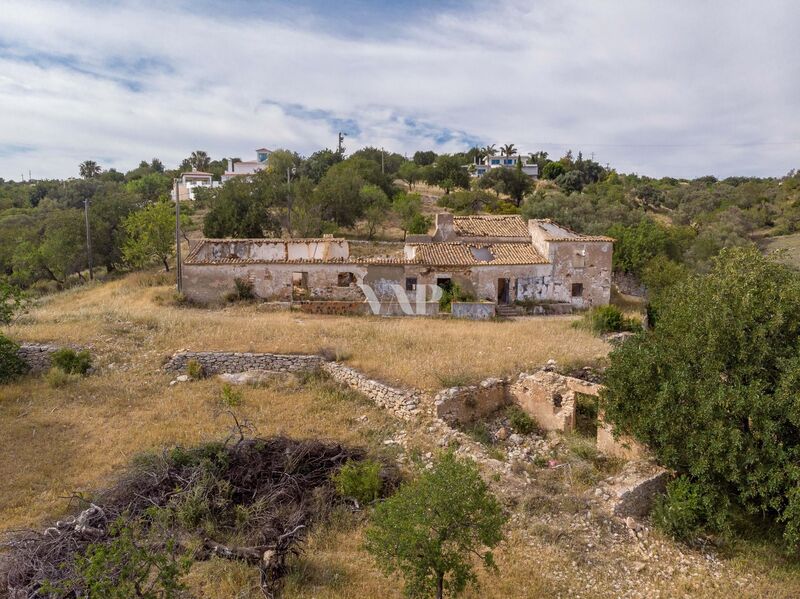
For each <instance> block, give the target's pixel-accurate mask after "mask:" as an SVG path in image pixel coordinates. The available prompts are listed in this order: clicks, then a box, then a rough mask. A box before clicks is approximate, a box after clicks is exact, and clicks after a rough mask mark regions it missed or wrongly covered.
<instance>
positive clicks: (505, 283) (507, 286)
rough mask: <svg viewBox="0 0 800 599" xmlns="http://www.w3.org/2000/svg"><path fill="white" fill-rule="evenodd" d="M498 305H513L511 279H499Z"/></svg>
mask: <svg viewBox="0 0 800 599" xmlns="http://www.w3.org/2000/svg"><path fill="white" fill-rule="evenodd" d="M497 303H498V304H509V303H511V279H497Z"/></svg>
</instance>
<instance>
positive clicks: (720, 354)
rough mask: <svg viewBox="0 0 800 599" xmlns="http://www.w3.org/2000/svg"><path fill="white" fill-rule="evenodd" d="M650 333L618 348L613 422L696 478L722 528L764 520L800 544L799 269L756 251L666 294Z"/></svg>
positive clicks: (612, 375) (703, 514)
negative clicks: (744, 517)
mask: <svg viewBox="0 0 800 599" xmlns="http://www.w3.org/2000/svg"><path fill="white" fill-rule="evenodd" d="M656 307H657V309H658V319H657V320H656V323H655V327H654V329H653V330H652V331H651V332H648V333H643V334H641V335H639V336H638V337H636V338H634V339H632V340H629V341H628V342H626V343H624V344H623V345H622V346H620V347H619V348H618V349H616V350H615V351H614V352H612V354H611V365H610V367H609V369H608V370H607V372H606V376H605V383H606V389H605V390H604V392H603V393H602V395H601V402H602V405H603V407H604V409H605V415H606V418H607V419H608V420H609V421H610V422H611V423H613V425H614V426H615V429H616V430H617V431H618V432H620V433H625V434H630V435H633V436H634V437H636V438H637V439H639V440H640V441H642V442H643V443H645V444H646V445H647V446H648V447H649V448H650V449H651V450H652V451H653V452H654V454H655V456H656V457H657V458H658V460H659V461H660V462H661V463H662V464H664V465H665V466H667V467H668V468H671V469H674V470H675V471H677V473H678V474H680V475H682V477H683V479H682V480H683V482H682V484H684V485H685V484H686V483H687V482H688V483H689V484H690V485H692V490H691V493H683V495H692V496H693V497H697V498H698V500H697V501H693V504H694V505H695V506H696V510H697V511H698V512H699V513H698V514H696V515H697V516H698V517H699V519H700V520H701V521H702V522H703V523H704V524H705V525H707V526H709V527H710V528H712V529H716V530H726V529H730V526H731V522H733V521H734V516H736V515H737V514H742V513H745V514H748V513H749V514H751V515H756V514H758V515H762V516H765V517H767V518H770V519H772V520H773V521H776V522H778V523H779V524H781V525H782V527H783V534H784V538H785V540H786V542H787V545H788V546H789V547H791V548H797V546H798V545H800V468H798V466H797V464H798V462H799V461H800V274H798V273H797V272H796V271H794V270H792V269H791V268H790V267H788V266H784V265H782V264H780V263H778V262H777V261H775V260H774V259H772V258H767V257H764V256H762V255H761V253H760V252H759V251H758V250H757V249H756V248H755V247H752V246H751V247H746V248H728V249H726V250H723V251H722V252H721V253H720V255H719V257H717V258H715V259H714V260H713V262H712V268H711V270H710V272H709V273H708V274H707V275H694V276H690V277H687V278H684V279H683V280H682V281H680V282H678V283H676V284H675V285H672V286H671V287H669V288H668V289H667V290H666V291H664V293H662V294H659V299H658V304H657V306H656Z"/></svg>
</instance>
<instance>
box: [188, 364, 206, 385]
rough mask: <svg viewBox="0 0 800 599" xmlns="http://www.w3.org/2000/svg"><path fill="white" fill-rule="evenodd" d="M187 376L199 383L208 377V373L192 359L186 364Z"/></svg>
mask: <svg viewBox="0 0 800 599" xmlns="http://www.w3.org/2000/svg"><path fill="white" fill-rule="evenodd" d="M186 374H188V375H189V378H190V379H192V380H193V381H199V380H200V379H202V378H204V377H205V376H206V371H205V369H204V368H203V365H202V364H201V363H200V362H198V361H197V360H195V359H191V360H189V361H188V362H187V363H186Z"/></svg>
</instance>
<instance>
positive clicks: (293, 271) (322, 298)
mask: <svg viewBox="0 0 800 599" xmlns="http://www.w3.org/2000/svg"><path fill="white" fill-rule="evenodd" d="M352 243H353V244H355V243H357V242H352ZM350 246H351V242H349V241H348V240H346V239H342V238H337V237H333V236H324V237H321V238H313V239H308V238H306V239H202V240H200V241H199V242H198V243H197V244H196V245H195V246H194V247H193V249H192V251H191V252H190V253H189V255H188V256H187V257H186V260H185V262H184V266H183V277H184V280H183V288H184V292H185V294H186V295H187V297H188V298H189V299H191V300H193V301H198V302H213V301H218V300H220V299H222V298H224V297H225V296H226V295H227V294H229V293H230V292H231V291H232V290H233V289H234V288H235V281H236V280H237V279H240V280H242V279H243V280H246V281H249V283H250V285H251V286H252V289H253V293H254V294H255V295H256V296H257V297H259V298H262V299H264V300H271V301H282V302H301V303H303V304H307V305H312V304H313V305H316V306H318V309H317V310H310V311H319V312H325V311H337V312H348V311H352V312H358V311H365V310H364V308H365V306H367V305H372V306H376V305H378V304H379V308H380V311H378V310H376V309H375V308H373V312H375V313H382V314H403V313H406V314H408V313H409V312H408V310H407V309H404V308H403V304H404V303H405V304H406V306H407V304H408V301H409V300H408V298H409V297H410V298H412V299H411V300H410V301H415V300H416V305H417V308H416V309H415V310H414V314H435V313H437V312H438V302H437V301H436V299H437V298H436V294H435V289H434V286H438V287H440V288H442V289H448V288H453V287H454V286H456V285H457V286H458V288H459V289H460V292H461V293H462V294H463V295H464V296H468V297H469V298H470V299H471V300H474V301H467V302H460V303H459V304H461V303H463V304H464V305H463V306H461V305H459V306H458V307H457V306H455V305H454V313H455V311H456V310H457V309H459V310H465V311H466V312H470V311H471V312H474V313H475V314H474V315H477V316H486V315H493V314H494V309H495V308H496V307H498V306H500V307H502V306H504V305H513V304H514V303H519V302H523V303H528V304H534V303H535V304H542V305H547V304H552V305H563V306H567V307H575V308H588V307H591V306H597V305H604V304H607V303H608V301H609V297H610V290H611V255H612V248H613V240H612V239H611V238H609V237H601V236H587V235H580V234H578V233H575V232H573V231H570V230H569V229H567V228H565V227H562V226H560V225H558V224H556V223H554V222H552V221H550V220H529V221H527V222H526V221H525V220H524V219H522V218H521V217H520V216H516V215H513V216H507V215H503V216H453V215H451V214H438V215H437V217H436V229H435V231H434V233H433V235H409V236H407V238H406V241H405V244H404V247H403V251H402V254H400V253H397V254H396V255H385V254H384V255H361V253H360V252H359V255H352V254H351V251H350V250H351V247H350ZM404 296H405V297H404ZM370 300H371V303H370ZM323 304H324V305H323ZM334 306H335V307H336V309H335V310H333V309H332V308H333V307H334Z"/></svg>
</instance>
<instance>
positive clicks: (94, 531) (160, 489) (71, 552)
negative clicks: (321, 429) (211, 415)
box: [3, 437, 364, 598]
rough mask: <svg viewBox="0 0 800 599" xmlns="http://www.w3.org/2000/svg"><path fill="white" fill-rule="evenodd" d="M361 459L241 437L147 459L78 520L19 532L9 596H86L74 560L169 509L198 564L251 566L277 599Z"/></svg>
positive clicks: (338, 448)
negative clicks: (337, 479) (346, 468)
mask: <svg viewBox="0 0 800 599" xmlns="http://www.w3.org/2000/svg"><path fill="white" fill-rule="evenodd" d="M363 457H364V456H363V452H362V451H361V450H358V449H351V448H347V447H344V446H342V445H339V444H337V443H330V442H322V441H295V440H292V439H288V438H286V437H272V438H267V439H258V438H256V439H245V438H243V437H240V438H239V440H238V442H236V443H233V444H229V443H222V444H209V445H203V446H200V447H197V448H194V449H182V448H176V449H173V450H170V451H167V452H165V453H163V454H162V455H158V456H150V457H149V458H147V459H140V460H139V461H138V462H137V463H135V464H134V465H133V466H132V467H131V468H130V469H128V470H127V471H126V472H125V473H123V475H122V476H121V477H120V478H119V479H118V481H117V483H116V484H115V485H114V486H113V487H111V488H110V489H108V490H106V491H103V492H101V493H99V494H98V495H97V496H96V497H94V498H93V499H92V500H91V502H89V501H87V500H85V499H82V498H78V497H76V499H77V500H78V501H80V502H82V505H80V506H79V509H80V510H81V511H79V512H78V513H77V515H75V516H73V517H70V518H67V519H64V520H61V521H59V522H56V523H55V525H54V526H51V527H49V528H47V529H46V530H44V531H24V532H20V533H16V534H14V535H13V536H12V537H11V538H10V539H9V540H8V541H7V542H6V543H5V549H6V552H7V555H6V559H5V564H4V567H3V569H4V570H5V576H6V579H7V581H6V582H7V588H8V591H9V594H10V596H11V597H13V598H16V597H31V596H40V595H37V593H39V592H40V590H41V588H42V585H43V584H45V583H47V584H49V585H51V586H52V585H55V586H56V587H57V588H58V585H59V584H61V583H64V581H68V582H69V585H68V587H69V588H70V589H71V591H70V592H69V593H68V594H64V595H62V596H73V597H78V596H83V595H84V590H85V589H81V585H80V581H79V576H77V571H76V567H75V563H76V558H77V557H78V556H80V555H83V554H84V553H85V551H86V549H87V548H88V547H89V545H91V544H97V543H110V542H112V541H113V538H114V526H112V524H113V523H114V522H118V521H119V519H120V518H123V519H129V520H133V519H136V520H137V521H139V522H142V521H145V522H147V521H148V518H150V519H151V520H152V514H154V513H155V512H157V511H159V510H166V512H163V513H166V514H167V515H168V517H167V520H168V521H169V522H171V523H172V524H170V526H169V527H168V528H169V530H168V532H167V534H168V535H169V537H170V538H171V539H173V540H174V539H177V540H178V542H179V543H180V545H181V547H183V548H184V549H185V550H186V551H187V552H189V553H190V554H191V558H192V559H194V560H203V559H208V558H209V557H211V556H219V557H222V558H228V559H237V560H244V561H246V562H248V563H251V564H253V565H255V566H257V567H258V568H259V570H260V572H261V588H262V591H263V593H264V595H265V596H267V597H273V596H275V594H276V593H277V591H278V590H279V585H280V580H281V577H282V576H283V575H284V573H285V569H286V559H287V557H288V556H289V555H291V554H292V553H297V552H299V550H300V548H299V544H300V543H301V542H302V540H303V538H304V536H305V533H306V531H307V529H308V527H309V526H310V525H311V524H312V523H313V522H314V521H316V520H318V519H320V518H324V517H325V515H326V514H327V513H328V511H329V510H330V509H331V507H332V506H333V505H335V504H336V502H337V501H339V500H340V499H338V498H337V497H336V495H335V492H334V490H333V488H332V486H331V474H332V473H334V472H335V471H336V470H337V469H338V468H339V467H341V466H342V465H343V464H345V463H346V462H347V461H348V460H360V459H363ZM163 513H162V514H163ZM243 515H244V516H243ZM163 520H164V518H161V519H160V521H162V522H163ZM152 528H153V529H155V526H153V527H152ZM230 539H235V540H236V541H237V542H236V544H235V545H233V544H231V543H230V541H229V540H230ZM162 540H163V535H162ZM76 577H77V578H78V582H77V584H76Z"/></svg>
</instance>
